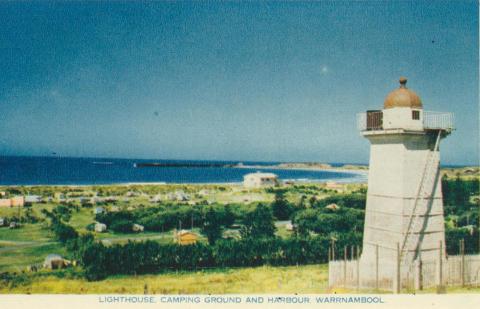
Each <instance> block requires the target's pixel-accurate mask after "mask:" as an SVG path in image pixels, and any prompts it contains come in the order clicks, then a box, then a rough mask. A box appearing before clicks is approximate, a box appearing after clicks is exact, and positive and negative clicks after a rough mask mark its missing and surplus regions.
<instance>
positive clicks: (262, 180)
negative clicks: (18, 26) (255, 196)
mask: <svg viewBox="0 0 480 309" xmlns="http://www.w3.org/2000/svg"><path fill="white" fill-rule="evenodd" d="M278 184H279V182H278V176H277V175H275V174H273V173H260V172H257V173H250V174H247V175H245V176H243V186H244V187H245V188H261V187H268V186H276V185H278Z"/></svg>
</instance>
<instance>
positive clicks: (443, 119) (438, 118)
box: [423, 111, 454, 131]
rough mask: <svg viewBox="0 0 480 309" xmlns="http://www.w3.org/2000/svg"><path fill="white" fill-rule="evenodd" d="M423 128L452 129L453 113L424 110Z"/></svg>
mask: <svg viewBox="0 0 480 309" xmlns="http://www.w3.org/2000/svg"><path fill="white" fill-rule="evenodd" d="M423 128H424V129H427V130H446V131H451V130H453V129H454V118H453V113H442V112H432V111H424V112H423Z"/></svg>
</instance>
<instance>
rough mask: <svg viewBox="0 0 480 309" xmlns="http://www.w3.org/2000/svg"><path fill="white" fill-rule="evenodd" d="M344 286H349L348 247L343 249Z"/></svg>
mask: <svg viewBox="0 0 480 309" xmlns="http://www.w3.org/2000/svg"><path fill="white" fill-rule="evenodd" d="M343 284H344V286H345V287H346V286H347V246H345V247H344V248H343Z"/></svg>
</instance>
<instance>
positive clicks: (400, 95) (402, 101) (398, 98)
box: [383, 77, 422, 109]
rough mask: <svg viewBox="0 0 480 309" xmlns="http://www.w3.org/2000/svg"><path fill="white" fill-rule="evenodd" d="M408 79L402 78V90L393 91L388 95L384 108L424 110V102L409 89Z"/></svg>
mask: <svg viewBox="0 0 480 309" xmlns="http://www.w3.org/2000/svg"><path fill="white" fill-rule="evenodd" d="M406 84H407V79H406V78H405V77H400V88H398V89H395V90H393V91H392V92H390V93H389V94H388V96H387V97H386V99H385V102H384V103H383V108H384V109H387V108H394V107H410V108H422V100H420V97H419V96H418V95H417V94H416V93H415V92H413V91H412V90H410V89H407V86H406Z"/></svg>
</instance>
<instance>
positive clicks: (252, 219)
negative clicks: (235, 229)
mask: <svg viewBox="0 0 480 309" xmlns="http://www.w3.org/2000/svg"><path fill="white" fill-rule="evenodd" d="M275 230H276V228H275V223H274V218H273V213H272V210H271V209H270V208H269V207H267V206H265V205H264V204H261V203H260V204H258V205H257V207H256V208H255V210H254V211H252V212H249V213H247V215H246V216H245V220H244V226H243V228H242V230H241V233H242V235H243V237H245V238H269V237H274V236H275Z"/></svg>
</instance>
